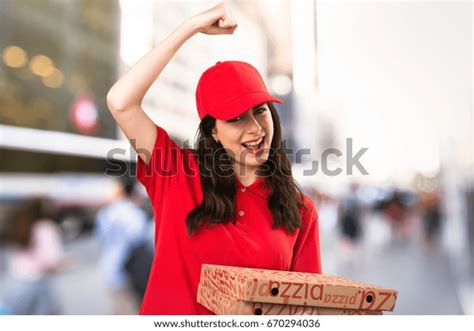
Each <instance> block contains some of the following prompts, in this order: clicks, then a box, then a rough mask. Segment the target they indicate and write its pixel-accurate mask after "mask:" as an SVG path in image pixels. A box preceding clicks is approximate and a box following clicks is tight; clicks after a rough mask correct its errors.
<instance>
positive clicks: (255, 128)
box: [248, 114, 262, 134]
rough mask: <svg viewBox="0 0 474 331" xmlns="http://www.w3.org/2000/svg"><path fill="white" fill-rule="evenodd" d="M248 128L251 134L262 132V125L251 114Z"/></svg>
mask: <svg viewBox="0 0 474 331" xmlns="http://www.w3.org/2000/svg"><path fill="white" fill-rule="evenodd" d="M248 130H249V132H250V133H253V134H259V133H260V132H262V126H261V125H260V123H259V122H258V120H257V119H256V118H255V116H254V115H253V114H252V115H250V121H249V127H248Z"/></svg>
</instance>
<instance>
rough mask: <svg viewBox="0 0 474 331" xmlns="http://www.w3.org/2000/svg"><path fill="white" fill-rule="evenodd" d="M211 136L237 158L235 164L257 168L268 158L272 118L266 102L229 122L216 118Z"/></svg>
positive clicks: (271, 137)
mask: <svg viewBox="0 0 474 331" xmlns="http://www.w3.org/2000/svg"><path fill="white" fill-rule="evenodd" d="M212 136H213V138H214V139H215V140H218V141H219V142H220V143H221V144H222V146H223V147H224V148H225V149H226V150H227V152H228V153H229V154H230V156H231V157H232V158H233V159H235V160H236V166H237V167H239V168H241V167H244V168H245V169H248V170H251V171H254V170H256V169H257V168H258V167H259V166H261V165H262V164H264V163H265V162H266V161H267V160H268V155H269V150H270V146H271V142H272V139H273V119H272V115H271V113H270V109H269V107H268V105H267V104H266V103H264V104H262V105H259V106H257V107H254V108H252V109H250V110H247V111H246V112H244V113H242V114H241V115H240V116H238V117H236V118H233V119H231V120H228V121H222V120H216V125H215V127H214V129H213V133H212Z"/></svg>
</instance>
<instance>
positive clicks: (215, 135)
mask: <svg viewBox="0 0 474 331" xmlns="http://www.w3.org/2000/svg"><path fill="white" fill-rule="evenodd" d="M212 138H213V139H214V141H215V142H216V143H219V137H218V136H217V131H216V128H215V127H214V129H212Z"/></svg>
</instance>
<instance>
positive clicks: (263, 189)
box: [234, 175, 271, 199]
mask: <svg viewBox="0 0 474 331" xmlns="http://www.w3.org/2000/svg"><path fill="white" fill-rule="evenodd" d="M234 179H235V183H236V185H237V189H238V190H240V189H242V188H244V187H245V188H246V189H247V190H249V191H251V192H253V193H255V194H256V195H258V196H260V197H262V198H264V199H266V198H267V197H268V195H269V194H270V192H271V189H270V187H269V186H268V185H267V183H266V182H265V177H258V178H257V180H256V181H254V182H253V183H252V184H250V185H249V186H245V185H243V184H242V183H241V182H240V180H239V179H238V178H237V176H235V175H234Z"/></svg>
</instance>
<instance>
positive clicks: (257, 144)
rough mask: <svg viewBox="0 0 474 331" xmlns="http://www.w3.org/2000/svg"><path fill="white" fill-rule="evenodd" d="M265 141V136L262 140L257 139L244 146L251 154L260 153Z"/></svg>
mask: <svg viewBox="0 0 474 331" xmlns="http://www.w3.org/2000/svg"><path fill="white" fill-rule="evenodd" d="M264 139H265V136H263V137H261V138H260V139H257V140H255V141H249V142H246V143H242V146H244V147H245V149H247V150H248V151H249V152H251V153H255V152H258V151H259V150H260V149H262V147H263V145H264Z"/></svg>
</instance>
